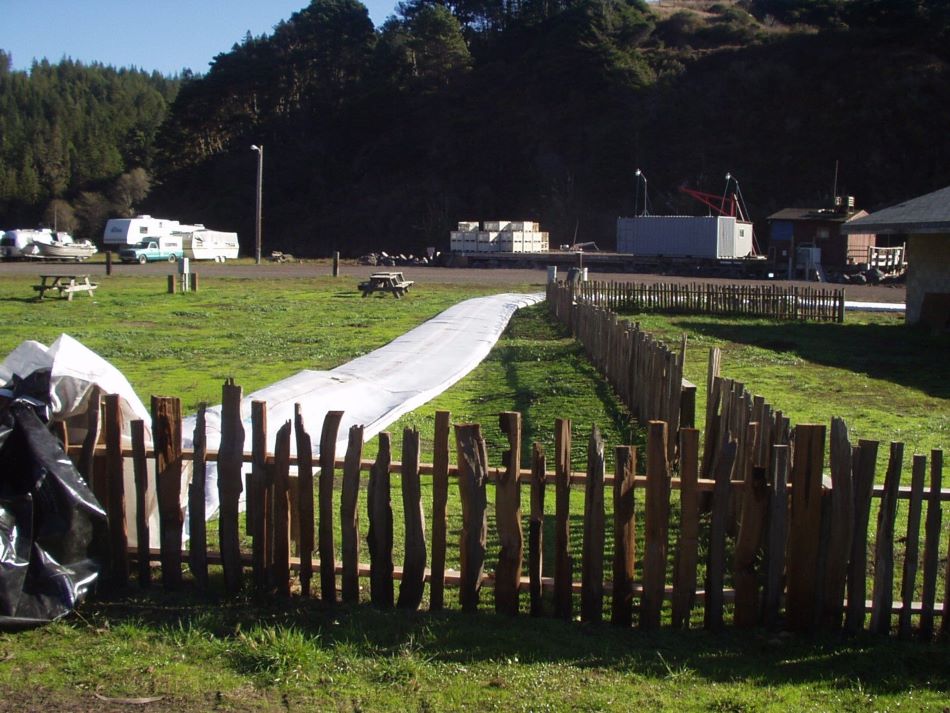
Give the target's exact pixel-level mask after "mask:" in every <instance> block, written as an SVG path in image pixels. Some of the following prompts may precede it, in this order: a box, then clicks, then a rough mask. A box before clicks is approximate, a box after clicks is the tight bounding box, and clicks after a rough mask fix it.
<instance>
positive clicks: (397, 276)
mask: <svg viewBox="0 0 950 713" xmlns="http://www.w3.org/2000/svg"><path fill="white" fill-rule="evenodd" d="M412 284H413V281H412V280H407V279H406V278H405V277H404V276H403V274H402V273H401V272H374V273H373V274H372V275H370V276H369V279H368V280H366V282H361V283H360V284H359V288H360V290H361V291H362V293H363V297H369V296H370V295H371V294H372V293H373V292H392V295H393V297H395V298H396V299H399V298H400V297H401V296H402V295H404V294H406V293H407V292H408V291H409V288H410V287H412Z"/></svg>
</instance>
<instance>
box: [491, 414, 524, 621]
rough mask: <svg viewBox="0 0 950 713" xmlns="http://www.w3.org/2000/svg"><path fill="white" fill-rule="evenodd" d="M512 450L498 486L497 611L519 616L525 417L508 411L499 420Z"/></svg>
mask: <svg viewBox="0 0 950 713" xmlns="http://www.w3.org/2000/svg"><path fill="white" fill-rule="evenodd" d="M498 421H499V426H500V427H501V432H502V433H504V434H505V436H506V437H507V439H508V450H506V451H505V452H504V453H503V454H502V457H501V460H502V464H503V469H502V471H501V472H500V473H499V476H498V481H497V482H496V483H495V524H496V527H497V528H498V543H499V545H500V550H499V552H498V565H497V566H496V567H495V611H496V612H498V613H499V614H509V615H514V614H517V613H518V589H519V587H520V585H521V560H522V559H523V557H524V533H523V531H522V529H521V483H520V482H519V476H520V473H521V414H520V413H518V412H516V411H507V412H505V413H502V414H501V415H500V416H499V419H498Z"/></svg>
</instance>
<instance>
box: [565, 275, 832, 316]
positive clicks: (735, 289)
mask: <svg viewBox="0 0 950 713" xmlns="http://www.w3.org/2000/svg"><path fill="white" fill-rule="evenodd" d="M551 284H552V285H553V287H550V288H549V289H550V290H568V291H571V290H572V289H573V291H574V297H575V299H576V300H577V302H578V303H583V304H588V305H593V306H597V307H603V308H604V309H608V310H612V311H625V312H630V311H642V312H667V313H682V314H712V315H720V316H744V317H767V318H769V319H778V320H793V321H797V320H802V321H804V320H809V321H827V322H843V321H844V299H845V298H844V290H843V289H841V288H817V287H797V286H794V287H785V286H779V285H737V284H712V283H691V284H686V283H655V284H644V283H636V282H605V281H597V280H589V281H586V282H579V283H574V284H572V285H569V284H567V283H551Z"/></svg>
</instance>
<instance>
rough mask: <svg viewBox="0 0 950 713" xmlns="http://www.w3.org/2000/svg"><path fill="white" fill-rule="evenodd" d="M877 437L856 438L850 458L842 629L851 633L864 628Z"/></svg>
mask: <svg viewBox="0 0 950 713" xmlns="http://www.w3.org/2000/svg"><path fill="white" fill-rule="evenodd" d="M878 445H879V444H878V442H877V441H868V440H864V439H862V440H859V441H858V446H857V448H856V449H855V451H854V453H853V455H852V458H851V468H852V481H853V484H852V490H853V495H854V535H853V537H852V540H851V557H850V561H849V563H848V607H847V612H846V614H845V631H846V632H847V633H849V634H851V635H854V634H857V633H858V632H859V631H861V630H863V629H864V620H865V606H864V601H865V599H867V563H868V522H869V520H870V517H871V496H872V494H873V490H874V473H875V470H876V468H877V449H878Z"/></svg>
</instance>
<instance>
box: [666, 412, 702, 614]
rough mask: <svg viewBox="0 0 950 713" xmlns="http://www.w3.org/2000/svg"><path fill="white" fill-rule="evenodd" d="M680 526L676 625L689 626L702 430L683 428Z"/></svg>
mask: <svg viewBox="0 0 950 713" xmlns="http://www.w3.org/2000/svg"><path fill="white" fill-rule="evenodd" d="M679 453H680V528H679V542H678V543H677V546H676V561H675V563H674V579H673V612H672V614H673V616H672V622H673V627H674V628H677V629H682V628H685V627H688V626H689V618H690V612H691V611H692V608H693V602H694V600H695V599H696V564H697V562H698V560H699V489H698V480H699V431H698V430H697V429H695V428H683V429H680V447H679Z"/></svg>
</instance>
